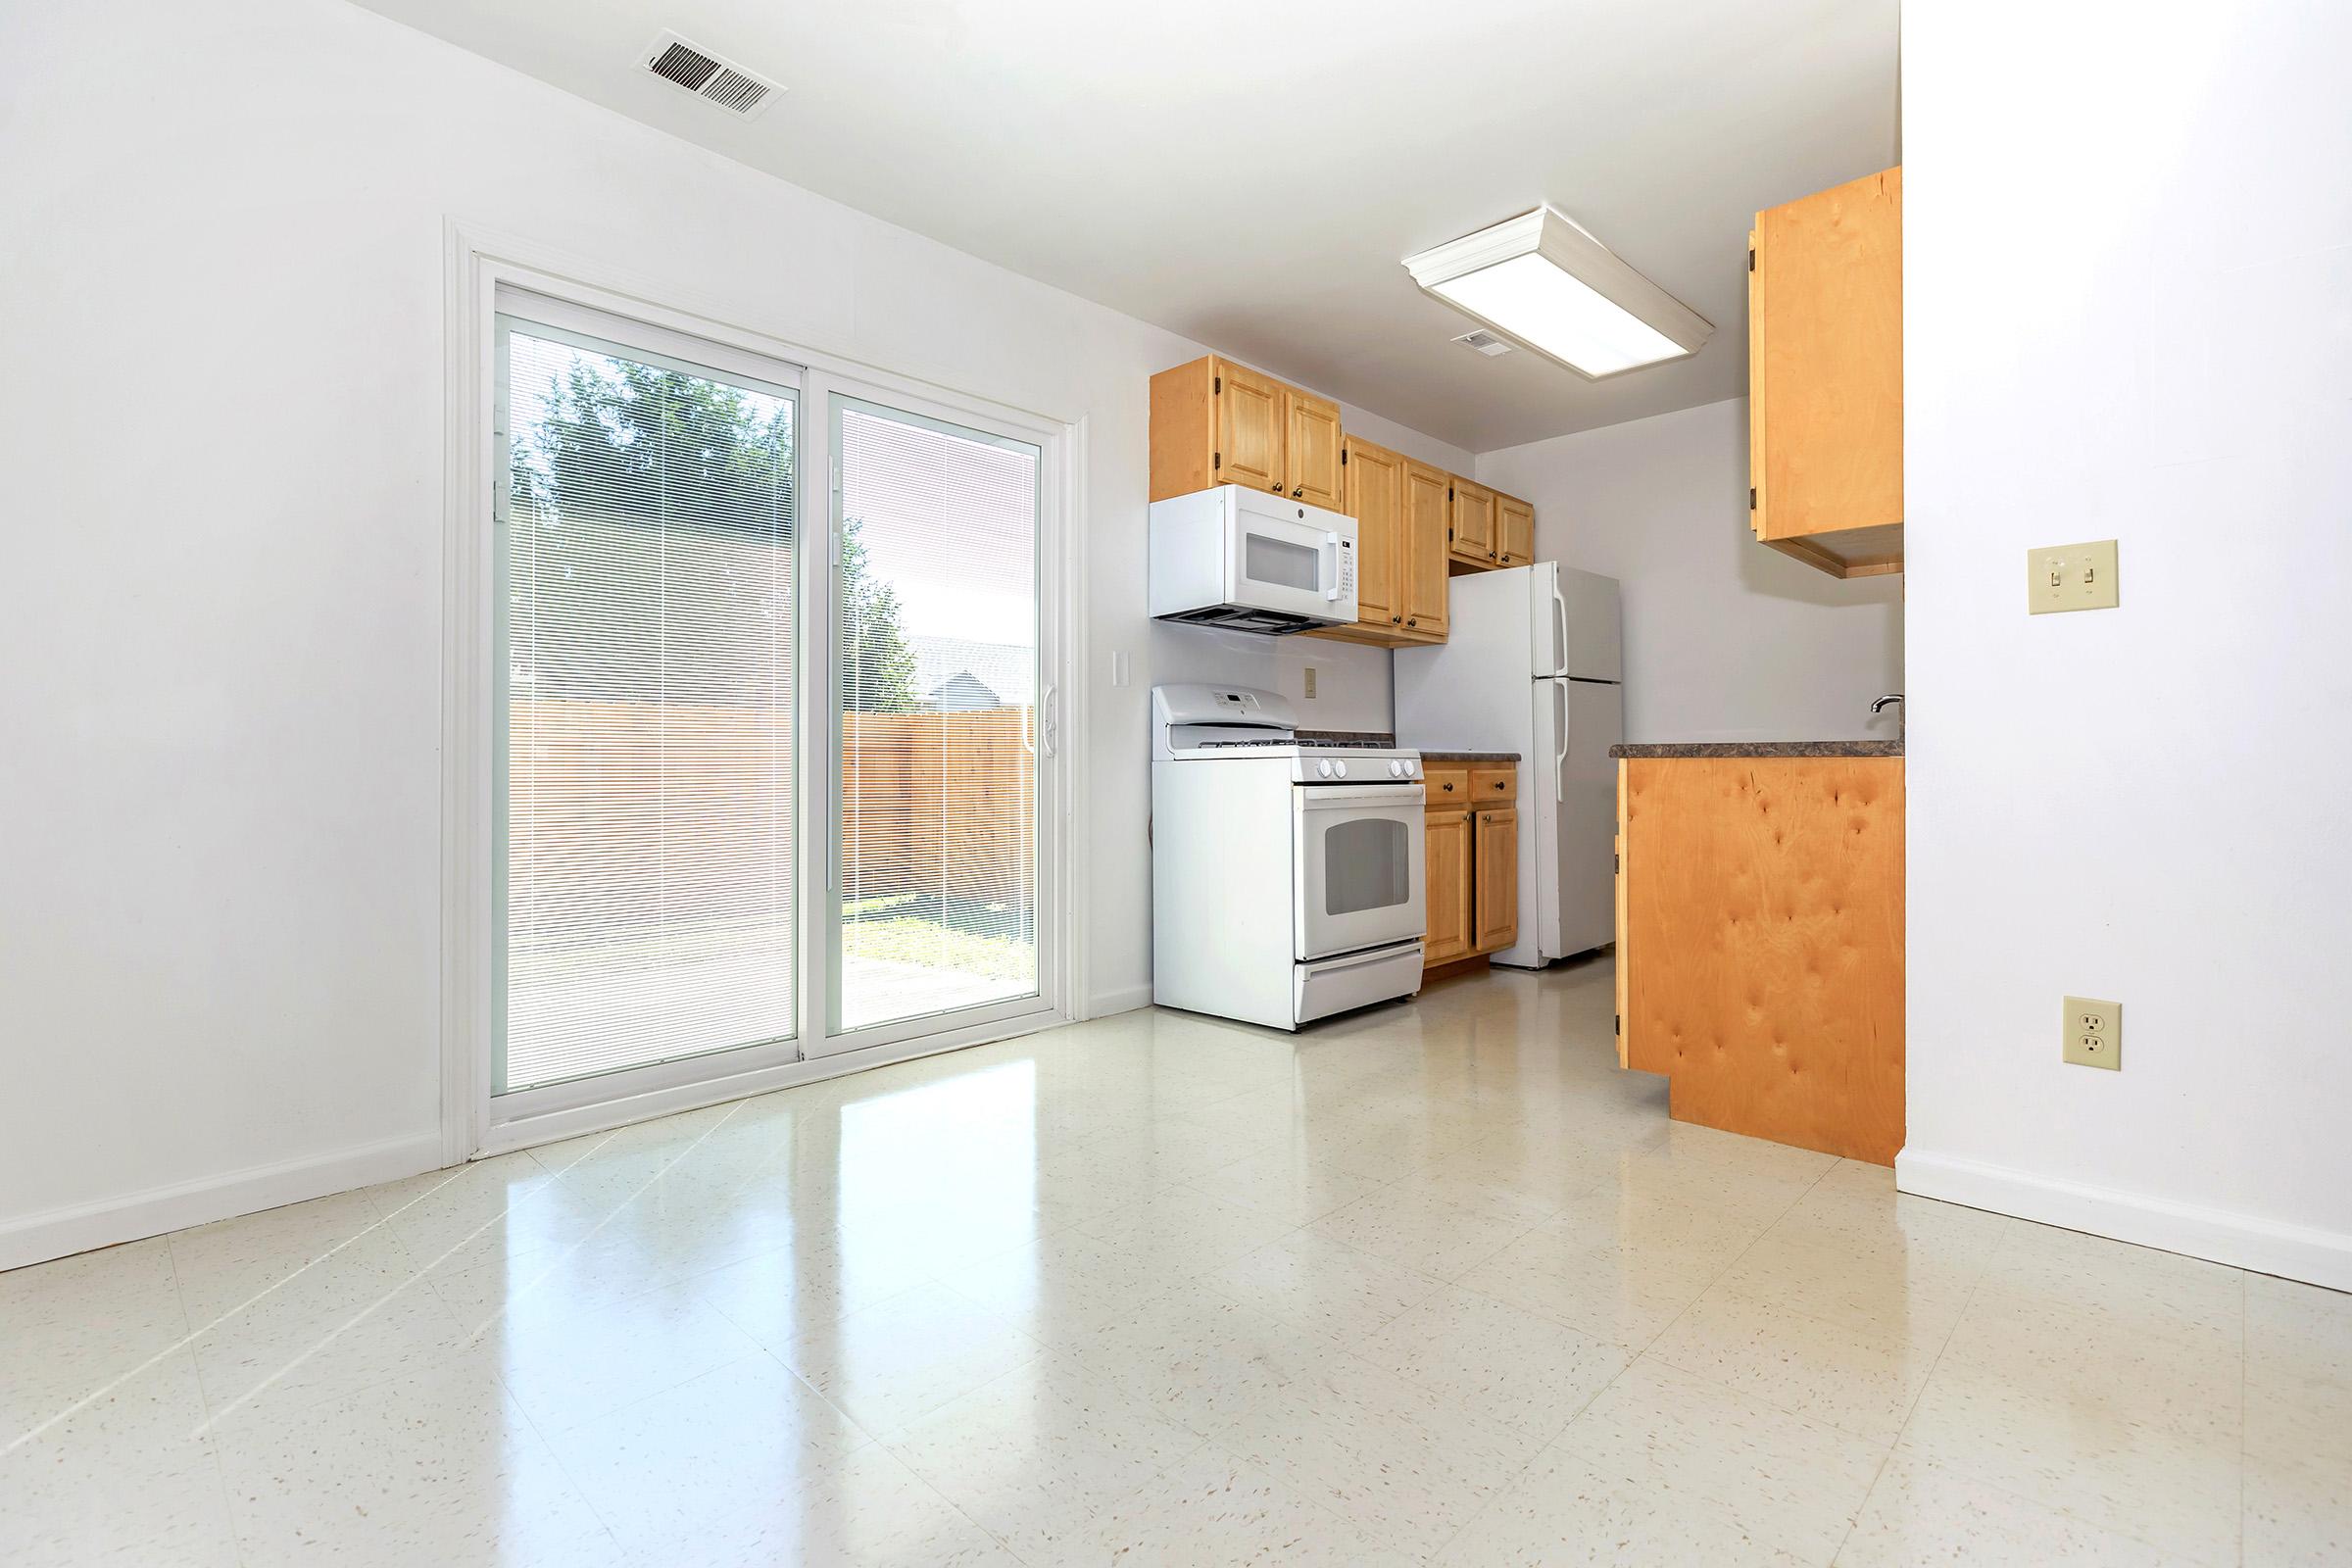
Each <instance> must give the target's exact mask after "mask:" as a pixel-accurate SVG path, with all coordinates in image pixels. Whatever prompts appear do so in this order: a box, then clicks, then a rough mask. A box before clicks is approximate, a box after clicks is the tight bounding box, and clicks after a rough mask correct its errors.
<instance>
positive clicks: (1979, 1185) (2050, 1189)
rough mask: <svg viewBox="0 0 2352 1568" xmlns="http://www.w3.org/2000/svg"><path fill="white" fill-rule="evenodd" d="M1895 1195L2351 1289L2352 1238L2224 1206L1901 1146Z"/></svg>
mask: <svg viewBox="0 0 2352 1568" xmlns="http://www.w3.org/2000/svg"><path fill="white" fill-rule="evenodd" d="M1894 1185H1895V1187H1896V1189H1897V1190H1898V1191H1900V1192H1906V1193H1915V1194H1917V1195H1918V1196H1919V1197H1921V1198H1936V1199H1941V1200H1943V1201H1946V1202H1951V1203H1965V1204H1967V1205H1968V1206H1969V1207H1970V1208H1984V1209H1990V1210H1991V1211H1992V1212H1993V1213H1996V1214H2009V1215H2013V1216H2015V1217H2016V1218H2018V1219H2030V1220H2034V1221H2036V1222H2038V1223H2040V1224H2043V1225H2057V1226H2061V1227H2063V1228H2065V1229H2067V1230H2070V1231H2087V1232H2089V1233H2090V1234H2091V1235H2093V1236H2105V1237H2110V1238H2112V1239H2113V1240H2115V1241H2119V1242H2131V1243H2132V1244H2134V1245H2135V1246H2139V1247H2154V1248H2159V1249H2161V1250H2164V1251H2167V1252H2182V1253H2185V1254H2187V1255H2188V1256H2190V1257H2202V1258H2205V1259H2207V1260H2209V1261H2211V1262H2215V1263H2228V1264H2229V1265H2231V1266H2232V1267H2235V1268H2243V1269H2251V1270H2253V1271H2254V1272H2255V1273H2257V1274H2276V1275H2278V1276H2279V1277H2280V1278H2282V1279H2290V1280H2303V1281H2306V1282H2308V1283H2310V1284H2313V1285H2325V1286H2327V1287H2328V1288H2329V1289H2330V1290H2337V1291H2352V1235H2345V1234H2343V1233H2342V1232H2338V1231H2323V1230H2316V1229H2314V1228H2312V1227H2310V1226H2307V1225H2287V1224H2282V1223H2280V1222H2278V1221H2276V1220H2267V1219H2260V1218H2256V1217H2255V1216H2253V1215H2250V1214H2236V1213H2231V1212H2229V1211H2228V1210H2226V1209H2218V1208H2201V1207H2198V1206H2196V1205H2195V1204H2191V1203H2177V1202H2174V1201H2171V1200H2169V1199H2162V1198H2149V1197H2146V1196H2144V1195H2142V1194H2139V1193H2126V1192H2119V1191H2117V1190H2116V1189H2114V1188H2110V1187H2093V1186H2089V1185H2087V1184H2085V1183H2082V1182H2070V1181H2060V1180H2057V1179H2055V1178H2052V1177H2048V1176H2036V1175H2034V1174H2032V1173H2030V1172H2027V1171H2021V1170H2012V1169H2009V1168H2008V1167H2006V1166H2001V1165H1987V1164H1985V1163H1984V1162H1983V1161H1981V1160H1974V1159H1962V1158H1958V1157H1956V1156H1954V1155H1949V1154H1935V1153H1925V1152H1915V1151H1912V1150H1908V1149H1906V1150H1905V1151H1903V1152H1901V1153H1899V1154H1897V1155H1895V1157H1894Z"/></svg>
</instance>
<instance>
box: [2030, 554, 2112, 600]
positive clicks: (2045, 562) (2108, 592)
mask: <svg viewBox="0 0 2352 1568" xmlns="http://www.w3.org/2000/svg"><path fill="white" fill-rule="evenodd" d="M2116 588H2117V584H2116V580H2115V541H2114V540H2112V539H2094V540H2092V541H2091V542H2090V543H2088V544H2081V545H2042V546H2040V547H2039V548H2037V549H2034V550H2029V551H2027V552H2026V611H2027V613H2029V614H2034V615H2047V614H2050V613H2053V612H2055V611H2061V610H2113V609H2115V608H2116V606H2117V605H2118V604H2120V603H2122V601H2121V600H2120V599H2119V598H2118V597H2117V594H2116Z"/></svg>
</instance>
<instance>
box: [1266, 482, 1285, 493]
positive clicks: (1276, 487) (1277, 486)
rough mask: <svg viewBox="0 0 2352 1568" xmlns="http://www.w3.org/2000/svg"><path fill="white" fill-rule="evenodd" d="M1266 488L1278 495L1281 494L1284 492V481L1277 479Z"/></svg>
mask: <svg viewBox="0 0 2352 1568" xmlns="http://www.w3.org/2000/svg"><path fill="white" fill-rule="evenodd" d="M1266 488H1267V489H1269V490H1271V491H1273V492H1274V493H1275V494H1276V495H1280V494H1282V481H1281V480H1280V479H1277V480H1275V481H1274V482H1273V483H1272V484H1270V485H1268V486H1266Z"/></svg>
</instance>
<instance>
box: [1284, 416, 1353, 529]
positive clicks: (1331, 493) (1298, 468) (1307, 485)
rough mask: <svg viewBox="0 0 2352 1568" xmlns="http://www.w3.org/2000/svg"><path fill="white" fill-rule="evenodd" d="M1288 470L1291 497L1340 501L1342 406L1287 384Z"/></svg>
mask: <svg viewBox="0 0 2352 1568" xmlns="http://www.w3.org/2000/svg"><path fill="white" fill-rule="evenodd" d="M1283 396H1284V410H1285V415H1286V417H1285V419H1284V451H1283V461H1284V464H1285V472H1286V473H1287V474H1288V475H1289V483H1290V486H1291V497H1292V499H1293V500H1296V501H1303V502H1305V503H1306V504H1307V505H1308V506H1310V507H1329V508H1331V509H1333V510H1335V511H1336V510H1338V508H1339V505H1340V492H1341V488H1342V487H1341V484H1340V406H1339V405H1338V404H1337V403H1326V402H1324V401H1323V400H1322V399H1321V398H1318V397H1314V396H1311V395H1309V394H1308V393H1304V392H1301V391H1299V389H1298V388H1296V387H1286V388H1284V392H1283Z"/></svg>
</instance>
